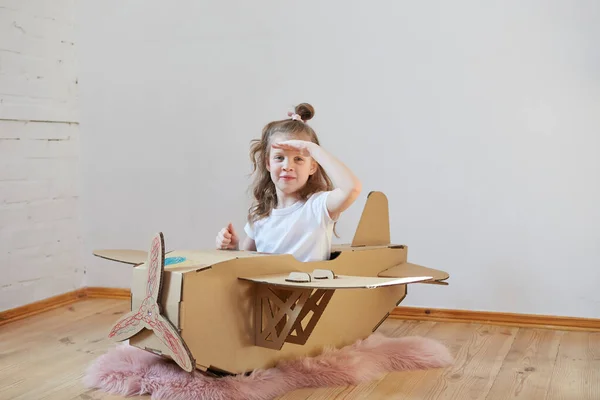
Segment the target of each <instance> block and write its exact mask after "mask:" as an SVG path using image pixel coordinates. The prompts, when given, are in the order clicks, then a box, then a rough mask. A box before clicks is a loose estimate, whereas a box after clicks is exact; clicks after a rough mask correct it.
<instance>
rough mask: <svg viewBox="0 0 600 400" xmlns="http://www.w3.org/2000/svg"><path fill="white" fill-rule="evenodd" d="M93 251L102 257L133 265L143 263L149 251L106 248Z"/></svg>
mask: <svg viewBox="0 0 600 400" xmlns="http://www.w3.org/2000/svg"><path fill="white" fill-rule="evenodd" d="M93 253H94V255H95V256H97V257H100V258H105V259H107V260H111V261H118V262H122V263H125V264H132V265H139V264H142V263H144V262H145V261H146V259H147V258H148V252H146V251H142V250H129V249H114V250H113V249H105V250H94V252H93Z"/></svg>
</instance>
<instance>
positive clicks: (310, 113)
mask: <svg viewBox="0 0 600 400" xmlns="http://www.w3.org/2000/svg"><path fill="white" fill-rule="evenodd" d="M295 112H296V114H298V115H299V116H300V117H301V118H302V120H303V121H308V120H309V119H311V118H312V117H314V116H315V108H314V107H313V106H311V105H310V104H308V103H301V104H298V105H297V106H296V110H295Z"/></svg>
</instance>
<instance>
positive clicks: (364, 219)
mask: <svg viewBox="0 0 600 400" xmlns="http://www.w3.org/2000/svg"><path fill="white" fill-rule="evenodd" d="M390 241H391V240H390V215H389V208H388V199H387V197H386V196H385V194H383V193H382V192H370V193H369V194H368V196H367V202H366V204H365V208H364V209H363V212H362V215H361V217H360V221H359V223H358V227H357V228H356V232H355V234H354V238H353V239H352V247H362V246H381V245H388V244H390Z"/></svg>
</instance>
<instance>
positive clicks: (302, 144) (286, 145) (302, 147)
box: [272, 140, 316, 157]
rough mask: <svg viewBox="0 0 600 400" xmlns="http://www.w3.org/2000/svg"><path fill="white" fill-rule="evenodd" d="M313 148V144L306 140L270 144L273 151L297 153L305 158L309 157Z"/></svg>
mask: <svg viewBox="0 0 600 400" xmlns="http://www.w3.org/2000/svg"><path fill="white" fill-rule="evenodd" d="M314 146H316V144H315V143H313V142H309V141H307V140H285V141H283V142H276V143H273V144H272V147H273V148H274V149H281V150H290V151H297V152H299V153H300V154H302V155H303V156H305V157H310V155H311V151H312V149H313V148H314Z"/></svg>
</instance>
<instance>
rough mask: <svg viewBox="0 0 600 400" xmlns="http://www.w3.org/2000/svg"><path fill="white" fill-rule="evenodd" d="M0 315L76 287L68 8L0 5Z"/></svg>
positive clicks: (75, 153)
mask: <svg viewBox="0 0 600 400" xmlns="http://www.w3.org/2000/svg"><path fill="white" fill-rule="evenodd" d="M0 5H2V6H3V7H2V12H1V13H0V48H2V49H3V51H1V52H0V65H2V68H1V70H0V87H2V90H1V91H0V92H1V93H0V266H1V267H2V272H3V274H2V278H1V279H0V310H6V309H10V308H14V307H18V306H21V305H25V304H28V303H32V302H34V301H37V300H41V299H44V298H48V297H51V296H54V295H58V294H61V293H65V292H68V291H71V290H75V289H77V288H79V287H80V286H81V282H82V279H83V273H84V268H83V265H82V257H81V252H82V243H81V236H80V223H79V196H80V189H79V169H78V166H79V124H78V120H77V113H76V111H77V110H76V108H75V106H74V105H75V104H77V73H76V70H77V69H76V65H77V64H76V62H75V46H76V44H75V41H74V26H75V25H74V21H73V17H74V15H75V4H74V2H73V1H68V0H58V1H56V2H52V6H49V3H47V2H44V1H41V0H33V1H27V2H20V1H11V0H2V1H0Z"/></svg>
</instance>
